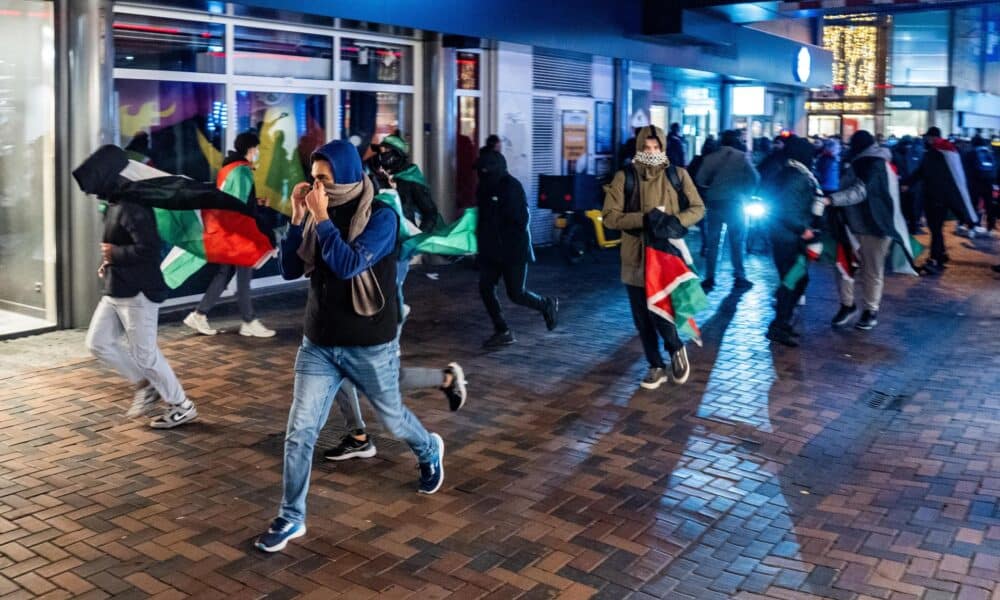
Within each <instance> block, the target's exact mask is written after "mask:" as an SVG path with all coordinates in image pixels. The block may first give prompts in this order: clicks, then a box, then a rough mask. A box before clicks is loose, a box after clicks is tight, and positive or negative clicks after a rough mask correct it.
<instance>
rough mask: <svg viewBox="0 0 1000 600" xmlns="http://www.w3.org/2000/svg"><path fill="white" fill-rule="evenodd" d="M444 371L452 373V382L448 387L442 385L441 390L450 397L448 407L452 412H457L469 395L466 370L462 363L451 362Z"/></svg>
mask: <svg viewBox="0 0 1000 600" xmlns="http://www.w3.org/2000/svg"><path fill="white" fill-rule="evenodd" d="M444 372H445V374H447V375H451V384H449V385H448V386H447V387H445V386H441V391H442V392H444V395H445V397H447V398H448V408H450V409H451V412H455V411H457V410H458V409H460V408H462V407H463V406H465V398H466V396H467V395H468V392H467V391H466V388H465V385H466V384H465V371H463V370H462V365H460V364H458V363H449V365H448V367H447V368H445V370H444Z"/></svg>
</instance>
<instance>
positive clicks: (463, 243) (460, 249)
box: [400, 208, 479, 258]
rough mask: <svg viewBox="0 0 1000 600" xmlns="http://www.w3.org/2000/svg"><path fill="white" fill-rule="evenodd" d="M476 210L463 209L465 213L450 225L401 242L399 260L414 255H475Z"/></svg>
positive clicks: (476, 248) (477, 217) (476, 250)
mask: <svg viewBox="0 0 1000 600" xmlns="http://www.w3.org/2000/svg"><path fill="white" fill-rule="evenodd" d="M478 220H479V214H478V210H477V209H475V208H467V209H465V213H464V214H463V215H462V216H461V217H459V219H458V220H457V221H455V222H453V223H452V224H450V225H443V226H439V227H437V228H436V229H435V230H434V231H431V232H428V233H418V234H416V235H414V236H412V237H410V238H409V239H407V240H405V241H404V242H403V247H402V249H401V250H400V258H410V257H412V256H414V255H415V254H442V255H445V256H465V255H467V254H476V253H477V252H478V251H479V247H478V245H477V243H476V224H477V222H478Z"/></svg>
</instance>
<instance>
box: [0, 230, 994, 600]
mask: <svg viewBox="0 0 1000 600" xmlns="http://www.w3.org/2000/svg"><path fill="white" fill-rule="evenodd" d="M949 244H950V245H951V246H952V248H951V251H952V254H953V256H954V257H955V259H956V264H955V266H954V267H952V268H951V269H949V271H948V272H947V273H946V274H945V275H943V276H941V277H938V278H933V279H921V280H917V279H906V278H900V277H893V278H891V279H890V280H889V283H888V292H887V296H886V299H885V302H884V307H883V311H882V313H881V321H882V322H881V324H880V325H879V326H878V328H876V329H875V330H874V331H872V332H870V333H860V332H856V331H853V330H851V331H846V332H834V331H831V330H830V328H829V326H828V322H829V318H830V317H831V316H832V313H833V312H835V311H836V299H835V298H836V296H835V293H834V289H833V285H832V284H833V282H832V277H833V276H832V274H831V272H830V270H829V269H828V268H826V269H825V268H814V270H813V272H812V279H813V284H812V285H811V287H810V290H809V292H808V304H807V305H806V306H805V307H804V308H803V309H802V311H801V319H802V326H803V327H804V330H805V342H804V345H803V347H802V348H800V349H797V350H792V349H786V348H773V347H771V346H770V345H769V344H768V343H767V342H766V340H765V339H764V338H763V333H764V329H765V326H766V323H767V321H768V320H769V319H770V317H771V314H772V312H771V297H772V293H773V289H774V285H775V277H774V276H773V274H772V272H771V267H770V263H769V262H768V260H767V259H766V258H765V257H759V256H753V257H751V258H750V261H749V269H750V274H751V277H752V278H753V279H754V280H755V281H756V282H757V285H756V286H755V287H754V288H753V289H752V290H750V291H749V292H747V293H745V294H743V295H742V296H736V295H727V294H728V291H729V290H728V287H729V283H728V282H729V281H730V279H731V278H730V275H729V273H728V272H727V271H726V270H723V271H722V272H721V273H720V275H719V277H718V280H719V282H720V285H719V288H718V289H717V290H716V291H715V292H713V294H712V295H711V296H710V299H711V300H712V309H711V310H710V311H708V312H707V313H706V315H704V318H703V319H702V323H703V331H704V338H705V345H704V347H702V348H695V347H692V348H691V352H690V356H691V362H692V364H693V374H692V377H691V380H690V382H689V383H688V384H687V385H685V386H683V387H673V386H665V387H664V388H661V389H660V390H657V391H655V392H647V391H640V390H639V389H638V386H637V382H638V379H639V378H640V377H641V375H642V373H643V371H644V369H645V365H644V364H643V360H642V357H641V350H640V347H639V344H638V341H637V340H636V339H635V338H634V336H633V330H632V325H631V320H630V316H629V313H628V307H627V303H626V299H625V296H624V291H623V290H622V288H621V286H620V285H619V284H618V283H617V267H616V263H615V260H616V256H615V255H613V254H612V253H605V254H602V255H600V256H599V257H598V260H597V261H596V262H585V263H583V264H581V265H578V266H576V267H572V268H568V267H565V266H564V265H562V264H560V263H559V262H558V261H557V260H555V259H554V258H553V257H545V256H543V260H542V262H541V264H539V265H538V266H537V267H535V268H533V270H532V271H531V273H530V277H529V279H530V282H531V284H532V287H534V288H535V289H536V290H537V291H539V292H540V293H544V294H558V295H559V296H560V297H561V298H562V306H563V313H562V324H561V326H560V328H559V329H557V330H556V331H555V332H552V333H549V332H546V331H545V328H544V326H543V324H542V319H541V318H540V317H539V316H537V315H535V314H532V313H528V312H527V311H525V310H524V309H520V308H516V307H514V308H509V309H508V313H509V317H510V321H511V323H512V326H513V327H514V329H515V332H516V334H517V336H518V343H517V344H516V345H514V346H512V347H509V348H506V349H504V350H501V351H498V352H493V353H488V352H484V351H482V350H480V348H479V345H480V342H481V341H482V339H483V338H484V337H486V336H487V334H488V333H489V332H488V331H487V326H486V325H485V323H486V322H487V320H486V317H485V313H484V311H483V309H482V307H481V304H480V302H479V298H478V295H477V292H476V286H475V277H476V274H475V272H474V271H473V270H472V269H470V268H468V267H467V266H465V265H461V264H459V265H453V266H447V267H439V268H437V271H436V272H437V273H438V274H439V276H440V277H439V279H438V280H437V281H435V280H432V279H430V278H428V277H427V276H426V272H427V271H426V270H416V271H414V272H413V273H411V275H410V278H409V281H408V284H407V296H408V302H409V303H410V304H411V305H412V306H413V314H412V316H411V319H410V322H409V323H408V325H407V329H406V332H405V334H404V339H403V349H404V357H403V362H404V364H409V365H420V366H443V365H444V364H446V363H447V362H448V361H451V360H459V361H461V362H462V364H463V365H464V366H465V368H466V371H467V373H468V376H469V382H470V391H471V398H470V401H469V403H468V405H467V407H466V408H465V409H463V410H462V412H460V413H457V414H452V413H450V412H448V410H447V406H446V404H445V401H444V399H443V398H442V397H441V396H440V394H439V393H438V392H436V391H433V390H431V391H427V392H422V393H418V394H414V395H412V396H410V397H409V398H408V399H407V401H408V403H409V404H410V406H411V407H412V408H413V409H414V410H415V412H416V413H417V414H418V415H419V416H420V417H421V418H422V419H423V420H424V422H425V423H426V424H427V425H428V427H429V428H430V429H432V430H434V431H438V432H440V433H441V434H442V436H443V437H444V439H445V441H446V444H447V448H448V453H447V456H446V473H447V480H446V482H445V485H444V487H443V489H442V490H441V492H439V493H438V494H437V495H435V496H431V497H424V496H418V495H417V494H416V493H415V484H416V476H417V471H416V469H415V464H414V460H413V457H412V454H410V453H409V451H408V450H407V449H406V448H405V446H403V445H402V444H399V443H398V442H394V441H391V440H388V439H386V438H385V437H383V436H381V435H379V434H380V432H381V430H380V429H379V428H378V426H377V425H374V426H373V431H374V432H375V434H376V441H377V443H378V446H379V450H380V452H379V455H378V457H377V458H375V459H372V460H368V461H354V462H348V463H338V464H333V463H324V462H322V460H321V459H319V460H317V461H316V463H315V468H314V471H313V481H312V489H311V490H310V497H309V511H310V516H309V521H308V527H309V533H308V535H307V536H306V537H305V538H303V539H302V540H299V541H297V542H293V543H291V544H290V545H289V547H288V549H287V551H286V552H284V553H282V554H278V555H274V556H265V555H263V554H261V553H259V552H257V551H255V550H254V549H253V548H252V541H253V539H254V537H255V536H256V535H257V534H259V533H260V532H261V531H262V529H263V528H264V527H266V525H267V523H268V521H269V520H270V519H271V518H272V517H273V516H274V514H275V511H276V507H277V503H278V500H279V496H280V482H281V445H282V438H281V436H282V432H283V429H284V423H285V419H286V416H287V410H288V406H289V403H290V392H291V381H292V369H291V367H292V361H293V359H294V355H295V351H296V347H297V344H298V340H299V337H300V329H299V322H300V318H301V309H302V306H303V303H304V300H303V299H304V296H303V294H302V293H301V292H293V293H288V294H284V295H280V296H276V297H271V298H267V299H262V300H261V301H260V302H259V303H258V307H259V309H260V312H261V313H262V316H263V318H264V319H265V322H266V323H267V324H269V325H271V326H276V327H277V328H278V329H279V335H278V336H277V337H276V338H274V339H271V340H248V339H245V338H241V337H239V336H238V335H235V334H234V333H233V330H234V327H233V323H234V322H235V321H234V320H233V317H234V313H233V311H232V308H231V307H230V308H226V309H224V313H225V314H223V315H222V316H220V317H218V318H216V321H218V322H220V323H222V324H223V326H228V329H229V332H228V333H226V334H223V335H219V336H216V337H213V338H205V337H196V336H193V335H191V334H190V333H189V332H188V331H186V330H185V329H184V328H183V326H181V325H179V324H177V323H176V318H177V316H178V315H176V314H175V315H165V318H164V320H165V321H168V323H167V324H165V325H164V326H163V327H162V328H161V330H162V335H163V347H164V351H165V353H166V355H167V357H168V358H169V360H170V362H171V363H172V364H173V365H174V368H175V369H176V370H177V372H178V373H179V374H180V376H181V378H182V379H183V381H184V384H185V386H186V389H187V391H188V393H189V395H190V396H191V397H192V398H193V399H194V400H195V401H196V402H197V403H198V406H199V411H200V413H201V415H202V418H201V421H200V422H198V423H196V424H192V425H189V426H185V427H183V428H179V429H177V430H173V431H168V432H158V431H153V430H150V429H148V428H147V427H146V426H145V425H144V424H143V423H140V422H134V421H129V420H127V419H125V418H124V416H123V413H124V411H125V409H126V408H127V405H128V390H127V389H126V388H125V386H124V385H123V384H122V382H121V381H120V380H118V379H117V378H116V377H115V376H114V375H113V374H112V373H111V372H109V371H108V370H106V369H104V368H102V367H100V366H99V365H98V364H97V363H96V362H94V361H92V360H84V361H80V360H67V361H62V362H60V361H48V362H45V363H43V364H39V365H38V366H39V367H48V368H35V369H32V368H31V367H30V366H26V367H25V368H23V369H21V370H19V371H17V372H9V371H8V372H5V373H4V375H0V408H2V410H0V597H3V598H70V597H73V598H105V597H118V598H145V597H152V598H183V597H196V598H226V597H228V598H269V599H279V598H292V597H305V598H339V597H343V598H352V599H354V598H362V599H363V598H420V599H421V600H428V599H432V598H445V597H448V598H452V597H453V598H554V597H560V598H571V599H572V598H589V597H594V598H611V599H619V598H637V599H651V598H670V599H675V598H676V599H688V598H704V599H716V598H717V599H727V598H741V599H748V600H749V599H757V598H774V599H786V600H790V599H800V598H833V599H844V600H847V599H871V598H878V599H889V600H904V599H923V600H936V599H945V598H958V599H961V600H971V599H977V600H980V599H981V600H1000V591H997V590H998V589H1000V503H998V495H1000V389H998V384H1000V337H998V335H997V331H998V324H1000V302H998V300H1000V278H998V277H996V276H994V275H993V274H992V273H991V272H990V271H989V270H987V269H985V265H987V264H989V263H990V262H1000V261H998V260H997V259H996V256H995V255H996V253H997V250H998V248H997V247H996V244H994V243H992V242H982V243H978V244H972V243H970V242H967V241H966V242H962V241H960V240H955V239H951V240H949ZM723 255H724V254H723ZM169 321H174V322H172V323H171V322H169ZM62 335H66V334H62ZM77 335H78V334H77ZM43 338H44V336H43ZM66 339H69V338H66ZM43 341H44V339H43ZM17 343H18V342H11V343H8V345H7V346H5V352H16V349H17V348H18V346H17ZM38 343H39V341H38V340H37V339H36V340H33V341H31V342H23V346H22V347H23V349H24V352H31V348H32V346H31V345H32V344H34V345H35V347H37V344H38ZM64 343H65V342H64ZM873 400H875V401H874V402H873ZM880 404H881V405H880ZM873 405H874V406H873ZM334 412H336V411H334ZM338 420H339V417H337V416H336V414H334V415H333V416H332V418H331V422H330V423H329V424H328V427H327V431H326V432H325V433H324V440H327V441H332V440H335V439H336V438H337V436H338V435H339V433H340V432H341V428H340V425H341V424H340V423H339V421H338ZM371 422H372V423H375V419H374V418H372V419H371Z"/></svg>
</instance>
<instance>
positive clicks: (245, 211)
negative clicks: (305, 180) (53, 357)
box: [73, 145, 274, 288]
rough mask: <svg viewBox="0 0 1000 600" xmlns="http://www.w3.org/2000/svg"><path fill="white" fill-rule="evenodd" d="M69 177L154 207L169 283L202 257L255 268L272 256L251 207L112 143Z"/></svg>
mask: <svg viewBox="0 0 1000 600" xmlns="http://www.w3.org/2000/svg"><path fill="white" fill-rule="evenodd" d="M73 177H74V178H75V179H76V181H77V184H78V185H79V186H80V189H81V190H83V191H84V192H85V193H87V194H94V195H96V196H98V197H99V198H103V199H106V200H108V201H110V202H134V203H137V204H141V205H143V206H149V207H151V208H152V209H153V212H154V213H155V215H156V227H157V230H158V231H159V234H160V238H161V239H162V240H163V241H164V242H166V243H168V244H170V245H172V246H174V248H173V249H172V250H171V251H170V253H169V254H168V255H167V257H166V258H165V259H164V260H163V263H162V264H161V268H162V269H163V273H164V279H166V280H167V284H168V285H170V287H172V288H176V287H177V286H179V285H180V284H181V283H183V282H184V281H185V280H186V279H187V278H188V277H190V276H191V275H192V274H194V273H195V271H197V270H198V269H200V268H201V267H202V266H204V264H205V263H206V262H211V263H217V264H225V265H236V266H240V267H254V268H258V267H260V266H261V265H263V264H264V263H265V262H267V260H268V259H270V258H271V257H272V256H273V255H274V249H273V248H272V246H271V242H270V240H268V239H267V236H265V235H264V234H262V233H261V232H260V230H259V229H257V223H256V221H255V220H254V218H253V216H252V212H251V211H252V210H253V207H252V206H250V205H249V204H247V203H244V202H242V201H241V200H239V199H237V198H234V197H233V196H231V195H229V194H227V193H225V192H223V191H221V190H218V189H216V187H215V186H212V185H210V184H206V183H201V182H198V181H194V180H192V179H188V178H187V177H181V176H177V175H169V174H167V173H164V172H163V171H159V170H157V169H154V168H152V167H150V166H148V165H144V164H142V163H139V162H136V161H130V160H129V159H128V157H127V156H126V155H125V152H124V151H123V150H122V149H121V148H119V147H117V146H112V145H108V146H103V147H101V148H100V149H98V150H97V152H95V153H94V154H92V155H91V156H90V157H89V158H87V160H85V161H84V162H83V164H81V165H80V166H79V167H77V168H76V170H74V171H73Z"/></svg>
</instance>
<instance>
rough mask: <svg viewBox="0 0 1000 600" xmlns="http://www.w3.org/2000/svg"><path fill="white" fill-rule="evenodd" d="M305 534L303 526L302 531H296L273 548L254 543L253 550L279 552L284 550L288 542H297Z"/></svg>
mask: <svg viewBox="0 0 1000 600" xmlns="http://www.w3.org/2000/svg"><path fill="white" fill-rule="evenodd" d="M305 534H306V528H305V526H303V527H302V529H300V530H298V531H296V532H295V533H293V534H292V535H290V536H288V537H286V538H285V539H283V540H281V542H280V543H278V544H275V545H273V546H265V545H264V544H261V543H260V542H254V548H256V549H258V550H261V551H263V552H281V551H282V550H284V549H285V546H287V545H288V542H290V541H292V540H297V539H299V538H300V537H302V536H304V535H305Z"/></svg>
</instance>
